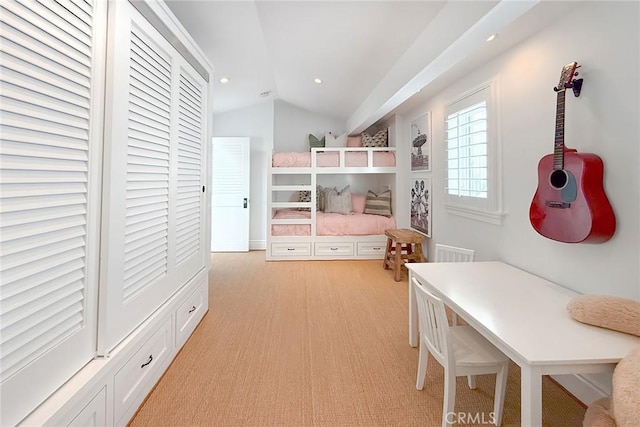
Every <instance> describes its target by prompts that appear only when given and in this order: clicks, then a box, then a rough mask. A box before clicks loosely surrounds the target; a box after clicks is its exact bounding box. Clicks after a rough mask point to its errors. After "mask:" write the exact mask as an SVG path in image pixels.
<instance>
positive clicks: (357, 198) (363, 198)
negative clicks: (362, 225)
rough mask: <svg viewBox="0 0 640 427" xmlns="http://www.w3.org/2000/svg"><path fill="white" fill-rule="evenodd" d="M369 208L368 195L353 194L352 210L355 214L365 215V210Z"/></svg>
mask: <svg viewBox="0 0 640 427" xmlns="http://www.w3.org/2000/svg"><path fill="white" fill-rule="evenodd" d="M366 206H367V195H366V194H358V193H351V210H352V211H353V213H359V214H361V213H364V208H365V207H366Z"/></svg>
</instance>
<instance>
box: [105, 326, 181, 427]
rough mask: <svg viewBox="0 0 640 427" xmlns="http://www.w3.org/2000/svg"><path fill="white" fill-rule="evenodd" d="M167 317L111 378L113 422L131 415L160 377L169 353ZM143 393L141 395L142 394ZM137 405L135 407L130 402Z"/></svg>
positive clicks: (169, 334) (169, 333)
mask: <svg viewBox="0 0 640 427" xmlns="http://www.w3.org/2000/svg"><path fill="white" fill-rule="evenodd" d="M172 317H173V316H170V317H169V319H167V321H165V322H164V323H163V324H162V325H161V326H160V328H158V330H157V331H156V332H155V333H154V334H153V335H152V336H151V338H149V339H148V340H147V341H146V342H145V343H144V344H143V345H142V346H141V347H140V350H138V351H137V352H136V354H134V355H133V356H132V357H131V358H130V359H129V360H128V361H127V362H126V364H125V365H124V366H123V367H122V368H121V369H120V370H119V371H118V373H117V374H116V376H115V378H114V395H115V401H114V406H115V407H114V419H115V420H118V421H116V424H118V425H120V424H126V422H127V421H128V418H127V419H126V420H124V423H121V422H120V421H123V420H121V418H122V417H123V416H125V415H128V417H130V416H131V415H133V413H134V412H135V410H136V408H137V405H139V404H140V403H142V400H143V399H144V397H145V396H146V394H147V393H148V392H149V391H150V390H151V387H152V386H153V384H154V383H155V382H156V381H157V380H158V379H159V378H160V376H161V375H162V373H163V372H164V370H165V368H166V367H167V365H168V362H169V360H170V359H169V355H170V354H171V350H172V348H173V347H172V345H171V336H172V334H171V331H172V328H171V320H172ZM141 393H144V395H141ZM134 404H136V408H132V405H134Z"/></svg>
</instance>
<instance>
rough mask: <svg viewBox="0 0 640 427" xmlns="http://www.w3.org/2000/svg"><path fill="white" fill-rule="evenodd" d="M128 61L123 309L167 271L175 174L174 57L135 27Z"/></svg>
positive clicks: (133, 27) (132, 31)
mask: <svg viewBox="0 0 640 427" xmlns="http://www.w3.org/2000/svg"><path fill="white" fill-rule="evenodd" d="M130 56H131V61H130V63H129V64H130V76H131V80H130V87H129V100H130V102H129V116H128V117H129V119H128V128H129V139H128V147H127V182H126V201H125V227H124V233H125V236H124V242H125V247H124V251H125V258H124V266H123V267H124V271H123V282H124V288H123V298H124V299H123V302H124V303H125V304H127V303H128V302H129V301H131V299H133V298H135V297H136V295H138V294H140V293H141V292H142V291H143V290H145V289H146V288H148V287H150V286H153V285H154V283H156V282H157V281H158V279H160V278H162V277H164V276H166V274H167V272H168V254H169V243H168V242H169V186H170V184H169V182H170V175H171V173H170V164H169V148H168V147H170V145H171V135H170V123H171V58H170V56H169V55H168V54H167V53H166V52H164V51H163V50H162V49H161V48H160V47H159V46H157V44H155V43H154V42H153V41H152V40H150V39H149V37H148V36H147V34H146V33H145V32H144V31H143V30H142V29H140V28H138V27H137V26H136V25H133V26H132V30H131V44H130ZM165 147H166V148H165ZM143 219H146V221H143ZM140 240H145V241H146V242H147V246H146V247H145V252H144V254H142V253H140V251H137V249H138V248H139V247H140V246H139V243H138V242H139V241H140ZM131 254H134V255H135V256H132V255H131Z"/></svg>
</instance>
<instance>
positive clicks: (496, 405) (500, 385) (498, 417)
mask: <svg viewBox="0 0 640 427" xmlns="http://www.w3.org/2000/svg"><path fill="white" fill-rule="evenodd" d="M508 372H509V363H505V364H504V365H502V367H501V368H500V371H499V372H498V374H497V375H496V394H495V396H494V398H493V419H494V424H495V425H496V426H499V425H501V424H502V412H503V409H504V395H505V391H506V390H507V373H508Z"/></svg>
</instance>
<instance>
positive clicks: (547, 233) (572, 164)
mask: <svg viewBox="0 0 640 427" xmlns="http://www.w3.org/2000/svg"><path fill="white" fill-rule="evenodd" d="M576 68H578V64H577V63H576V62H572V63H570V64H567V65H565V66H564V67H563V68H562V74H561V76H560V82H559V83H558V87H556V88H554V90H555V91H556V92H557V93H558V94H557V102H556V134H555V142H554V146H553V154H548V155H546V156H544V157H543V158H542V159H540V162H539V163H538V189H537V190H536V194H535V195H534V196H533V201H532V202H531V207H530V209H529V218H530V219H531V225H533V228H534V229H535V230H536V231H537V232H538V233H540V234H541V235H543V236H544V237H548V238H549V239H553V240H557V241H559V242H565V243H580V242H584V243H601V242H605V241H607V240H609V239H610V238H611V236H613V233H614V232H615V229H616V218H615V215H614V213H613V209H611V205H610V204H609V200H608V199H607V195H606V194H605V192H604V187H603V173H604V167H603V165H602V159H601V158H600V157H598V156H597V155H595V154H587V153H578V152H577V151H576V150H574V149H569V148H567V147H566V146H565V145H564V107H565V93H566V90H567V89H568V88H571V89H573V92H574V95H575V96H579V95H580V89H581V87H582V79H579V80H575V81H574V76H576V75H578V73H577V72H576Z"/></svg>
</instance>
